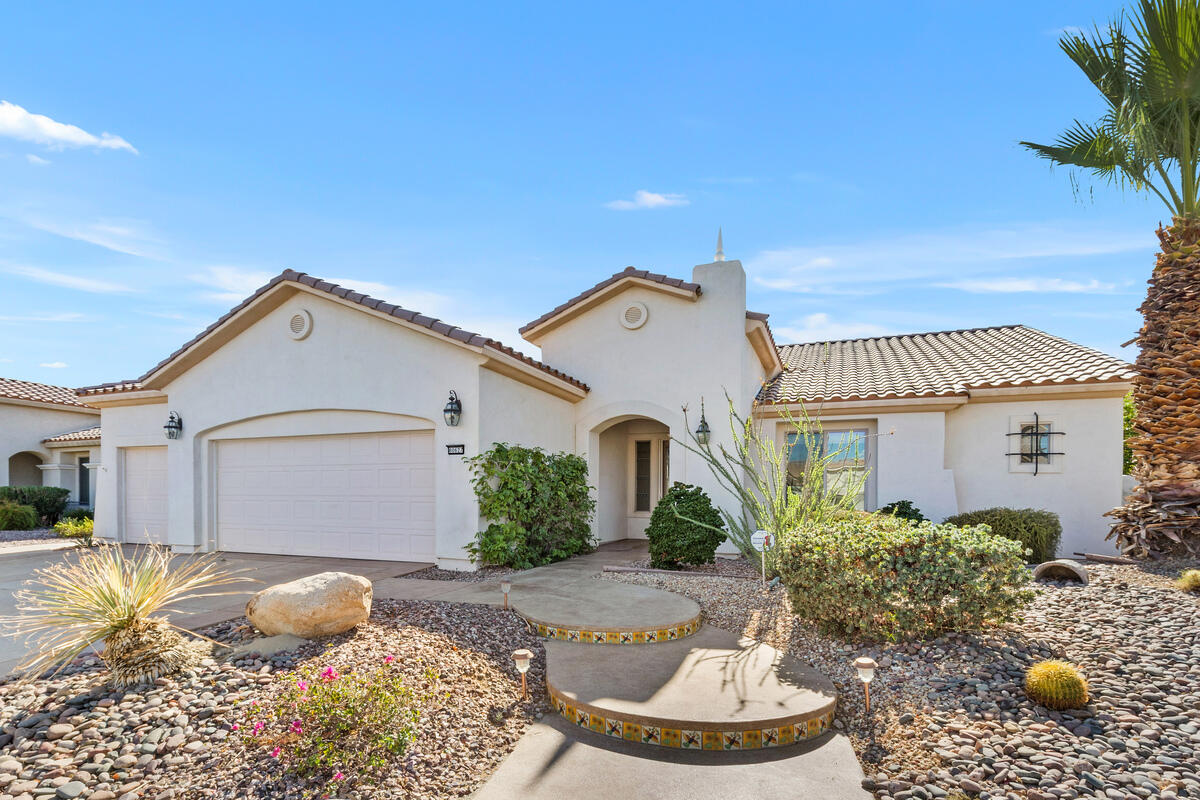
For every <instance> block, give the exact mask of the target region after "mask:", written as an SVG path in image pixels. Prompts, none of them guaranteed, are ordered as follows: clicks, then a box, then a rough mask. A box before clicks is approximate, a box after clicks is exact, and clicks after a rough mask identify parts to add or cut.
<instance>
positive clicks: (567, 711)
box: [563, 704, 575, 719]
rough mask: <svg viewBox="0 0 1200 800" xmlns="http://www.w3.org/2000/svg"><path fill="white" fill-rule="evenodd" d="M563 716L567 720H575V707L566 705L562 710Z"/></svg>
mask: <svg viewBox="0 0 1200 800" xmlns="http://www.w3.org/2000/svg"><path fill="white" fill-rule="evenodd" d="M563 716H564V717H566V718H567V719H575V706H573V705H570V704H568V705H567V706H566V707H565V708H564V709H563Z"/></svg>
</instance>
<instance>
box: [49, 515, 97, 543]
mask: <svg viewBox="0 0 1200 800" xmlns="http://www.w3.org/2000/svg"><path fill="white" fill-rule="evenodd" d="M94 525H95V523H94V522H93V521H92V519H91V517H84V518H83V519H60V520H59V521H58V522H56V523H54V532H55V533H57V534H58V535H59V536H62V537H63V538H65V539H79V540H80V541H81V542H82V543H83V544H86V545H90V544H91V543H92V536H93V530H94V528H93V526H94Z"/></svg>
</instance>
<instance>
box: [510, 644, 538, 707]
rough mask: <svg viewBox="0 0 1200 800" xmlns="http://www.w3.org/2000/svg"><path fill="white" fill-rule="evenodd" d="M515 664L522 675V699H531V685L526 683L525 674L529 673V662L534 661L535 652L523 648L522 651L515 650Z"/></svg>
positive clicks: (513, 657) (513, 656)
mask: <svg viewBox="0 0 1200 800" xmlns="http://www.w3.org/2000/svg"><path fill="white" fill-rule="evenodd" d="M512 659H513V664H514V665H515V666H516V668H517V672H519V673H521V697H522V699H525V700H528V699H529V685H528V684H526V682H525V673H526V672H529V662H530V661H533V651H532V650H526V649H525V648H524V647H522V648H521V649H520V650H514V651H513V654H512Z"/></svg>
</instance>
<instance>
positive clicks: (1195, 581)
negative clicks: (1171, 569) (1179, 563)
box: [1175, 569, 1200, 592]
mask: <svg viewBox="0 0 1200 800" xmlns="http://www.w3.org/2000/svg"><path fill="white" fill-rule="evenodd" d="M1175 585H1176V586H1178V587H1179V588H1180V589H1182V590H1183V591H1185V592H1200V569H1188V570H1184V572H1183V574H1182V575H1180V576H1179V580H1177V581H1176V582H1175Z"/></svg>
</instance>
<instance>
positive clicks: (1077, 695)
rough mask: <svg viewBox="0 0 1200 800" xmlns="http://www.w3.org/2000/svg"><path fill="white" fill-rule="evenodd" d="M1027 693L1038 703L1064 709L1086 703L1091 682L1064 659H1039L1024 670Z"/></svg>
mask: <svg viewBox="0 0 1200 800" xmlns="http://www.w3.org/2000/svg"><path fill="white" fill-rule="evenodd" d="M1025 694H1027V695H1029V698H1030V699H1031V700H1033V701H1034V702H1035V703H1040V704H1041V705H1044V706H1045V707H1046V708H1053V709H1057V710H1059V711H1062V710H1064V709H1068V708H1082V707H1083V706H1085V705H1087V701H1088V685H1087V681H1086V680H1085V679H1084V677H1083V675H1082V674H1080V672H1079V670H1077V669H1075V667H1073V666H1071V665H1070V664H1068V663H1067V662H1065V661H1039V662H1038V663H1036V664H1034V665H1033V666H1032V667H1030V668H1029V669H1028V670H1027V671H1026V672H1025Z"/></svg>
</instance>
